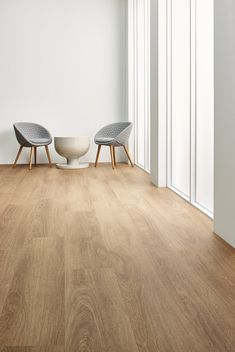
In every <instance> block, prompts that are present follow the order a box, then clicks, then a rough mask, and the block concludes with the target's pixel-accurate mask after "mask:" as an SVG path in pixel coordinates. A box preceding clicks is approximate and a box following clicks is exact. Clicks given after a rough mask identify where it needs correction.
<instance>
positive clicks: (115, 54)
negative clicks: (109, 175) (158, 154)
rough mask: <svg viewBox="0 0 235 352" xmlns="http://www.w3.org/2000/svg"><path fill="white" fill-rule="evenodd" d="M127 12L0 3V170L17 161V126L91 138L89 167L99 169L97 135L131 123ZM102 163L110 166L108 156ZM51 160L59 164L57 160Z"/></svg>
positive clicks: (95, 0)
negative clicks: (0, 166) (96, 163)
mask: <svg viewBox="0 0 235 352" xmlns="http://www.w3.org/2000/svg"><path fill="white" fill-rule="evenodd" d="M126 6H127V1H126V0H77V1H74V0H59V1H58V0H21V1H18V0H0V48H1V54H0V163H12V161H13V160H14V158H15V154H16V151H17V148H18V145H17V143H16V141H15V137H14V134H13V129H12V124H13V123H14V122H15V121H32V122H38V123H41V124H43V125H45V126H46V127H47V128H48V129H49V130H50V131H51V132H52V134H53V135H54V136H61V135H71V136H74V135H88V136H90V137H91V142H92V146H91V150H90V152H89V154H88V155H87V156H86V157H85V159H86V160H89V161H94V157H95V152H96V147H95V146H94V145H93V136H94V134H95V133H96V131H97V130H98V129H99V128H100V127H102V126H103V125H105V124H108V123H111V122H115V121H119V120H126V119H127V113H126V72H125V70H126V68H125V67H126ZM52 149H54V148H52ZM40 154H42V156H41V161H46V159H45V157H44V153H43V151H41V153H40ZM102 157H103V160H110V157H109V154H108V150H107V151H106V152H104V153H102ZM53 160H54V161H56V160H60V159H59V158H57V156H56V153H55V152H53ZM21 161H22V162H27V161H28V153H27V152H25V153H24V157H22V159H21Z"/></svg>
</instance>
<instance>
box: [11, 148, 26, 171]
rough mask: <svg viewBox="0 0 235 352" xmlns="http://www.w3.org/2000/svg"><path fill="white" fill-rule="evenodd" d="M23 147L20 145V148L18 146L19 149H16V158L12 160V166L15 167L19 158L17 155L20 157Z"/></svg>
mask: <svg viewBox="0 0 235 352" xmlns="http://www.w3.org/2000/svg"><path fill="white" fill-rule="evenodd" d="M23 148H24V147H23V146H22V145H21V146H20V148H19V150H18V153H17V155H16V159H15V162H14V164H13V167H16V164H17V161H18V160H19V157H20V154H21V152H22V149H23Z"/></svg>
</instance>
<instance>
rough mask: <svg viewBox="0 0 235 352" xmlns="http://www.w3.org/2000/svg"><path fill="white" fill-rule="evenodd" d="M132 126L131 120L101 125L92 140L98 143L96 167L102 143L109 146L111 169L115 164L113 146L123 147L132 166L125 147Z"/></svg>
mask: <svg viewBox="0 0 235 352" xmlns="http://www.w3.org/2000/svg"><path fill="white" fill-rule="evenodd" d="M132 128H133V123H131V122H117V123H112V124H110V125H107V126H105V127H103V128H102V129H101V130H100V131H99V132H98V133H97V134H96V135H95V138H94V141H95V143H96V144H97V145H98V150H97V156H96V162H95V167H97V164H98V159H99V155H100V149H101V146H102V145H103V146H109V147H110V153H111V159H112V167H113V169H114V168H115V166H116V157H115V147H123V148H124V150H125V152H126V154H127V157H128V159H129V161H130V163H131V165H132V167H133V163H132V161H131V158H130V155H129V153H128V150H127V147H126V145H127V144H128V140H129V137H130V134H131V131H132Z"/></svg>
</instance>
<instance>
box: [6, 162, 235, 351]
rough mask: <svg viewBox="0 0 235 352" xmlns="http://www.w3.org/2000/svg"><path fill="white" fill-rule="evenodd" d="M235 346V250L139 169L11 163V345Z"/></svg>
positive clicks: (8, 266)
mask: <svg viewBox="0 0 235 352" xmlns="http://www.w3.org/2000/svg"><path fill="white" fill-rule="evenodd" d="M3 351H4V352H39V351H40V352H65V351H66V352H80V351H81V352H86V351H87V352H93V351H94V352H123V351H125V352H158V351H159V352H227V351H228V352H234V351H235V250H233V249H232V248H230V247H229V246H228V245H226V244H225V243H224V242H223V241H222V240H220V239H219V238H218V237H217V236H215V235H214V234H213V232H212V222H211V221H210V220H209V219H208V218H207V217H206V216H204V215H203V214H202V213H201V212H199V211H198V210H196V209H194V208H193V207H192V206H190V205H189V204H187V203H186V202H185V201H184V200H182V199H181V198H180V197H178V196H177V195H176V194H174V193H173V192H171V191H170V190H167V189H157V188H155V187H153V186H152V185H151V183H150V180H149V176H148V175H147V174H145V173H144V172H143V171H141V170H140V169H138V168H136V167H135V168H134V169H132V168H131V167H129V166H127V165H119V166H118V168H117V169H116V170H114V171H113V170H112V169H111V167H110V165H100V167H99V168H98V169H95V168H94V167H91V168H90V169H87V170H81V171H62V170H60V171H59V170H56V169H55V168H53V169H49V168H48V167H46V166H42V167H38V168H34V169H33V170H32V171H28V170H27V168H26V167H20V166H19V167H17V168H16V169H11V168H10V167H4V166H2V167H0V352H3Z"/></svg>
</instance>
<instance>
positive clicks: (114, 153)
mask: <svg viewBox="0 0 235 352" xmlns="http://www.w3.org/2000/svg"><path fill="white" fill-rule="evenodd" d="M113 160H114V165H115V167H116V165H117V162H116V151H115V147H114V146H113Z"/></svg>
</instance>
